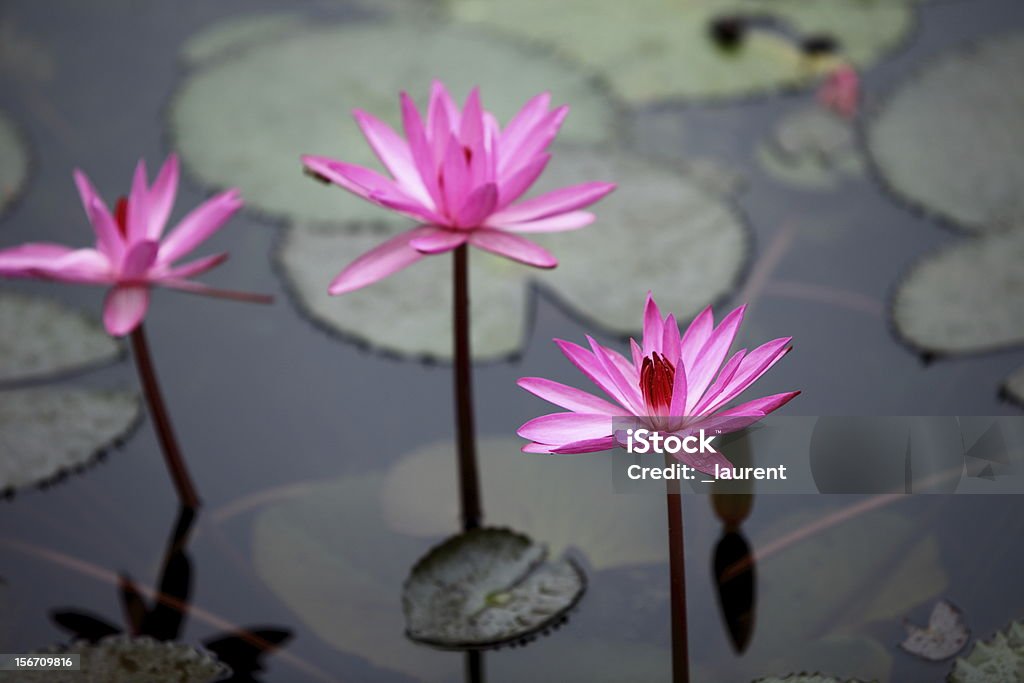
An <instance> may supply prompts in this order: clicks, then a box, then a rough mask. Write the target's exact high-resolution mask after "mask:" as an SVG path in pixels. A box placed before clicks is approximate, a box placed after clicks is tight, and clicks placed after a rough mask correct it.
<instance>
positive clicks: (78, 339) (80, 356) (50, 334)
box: [0, 292, 120, 383]
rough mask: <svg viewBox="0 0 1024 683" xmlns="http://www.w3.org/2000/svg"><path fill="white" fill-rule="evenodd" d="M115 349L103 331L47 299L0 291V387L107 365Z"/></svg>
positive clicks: (93, 323) (117, 348)
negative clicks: (5, 383)
mask: <svg viewBox="0 0 1024 683" xmlns="http://www.w3.org/2000/svg"><path fill="white" fill-rule="evenodd" d="M119 351H120V349H119V347H118V345H117V342H115V341H114V340H113V339H111V338H110V336H109V335H107V334H106V332H104V331H103V328H102V327H100V325H99V324H97V323H96V322H94V321H93V320H91V319H89V318H87V317H85V316H84V315H82V314H80V313H78V312H76V311H73V310H70V309H68V308H66V307H64V306H62V305H60V304H57V303H55V302H53V301H50V300H49V299H42V298H38V297H30V296H24V295H22V294H16V293H13V292H0V383H4V382H17V381H20V380H26V379H36V378H39V377H45V376H52V375H55V374H58V373H61V372H69V371H73V370H79V369H82V368H86V367H91V366H95V365H98V364H100V363H104V362H108V361H111V360H113V359H114V358H116V357H117V355H118V353H119Z"/></svg>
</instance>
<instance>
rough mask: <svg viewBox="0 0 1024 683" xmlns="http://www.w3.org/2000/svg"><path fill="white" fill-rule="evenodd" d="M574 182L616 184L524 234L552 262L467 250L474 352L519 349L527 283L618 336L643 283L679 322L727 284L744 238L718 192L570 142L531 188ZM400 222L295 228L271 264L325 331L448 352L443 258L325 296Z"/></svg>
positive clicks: (387, 346) (416, 352) (633, 313)
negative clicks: (576, 218)
mask: <svg viewBox="0 0 1024 683" xmlns="http://www.w3.org/2000/svg"><path fill="white" fill-rule="evenodd" d="M583 180H614V181H615V182H617V183H618V185H619V186H618V189H616V191H615V192H613V193H612V194H611V195H609V196H608V197H607V198H606V199H604V200H603V201H601V203H599V204H598V205H597V206H596V207H595V209H594V210H595V212H596V213H597V216H598V219H597V222H596V223H595V224H594V225H591V226H589V227H587V228H585V229H584V230H583V231H573V232H567V233H555V234H545V235H540V234H538V235H531V238H535V239H536V241H537V242H538V243H540V244H542V245H543V246H545V247H547V248H548V249H550V250H551V251H552V253H554V254H555V255H556V256H557V257H558V259H559V265H558V267H557V268H555V269H554V270H552V271H538V270H537V269H534V268H527V267H525V266H521V265H518V264H516V263H513V262H510V261H508V260H506V259H501V258H497V257H493V256H490V255H488V254H485V253H483V252H481V251H479V250H472V253H471V256H470V268H471V274H470V282H471V288H472V293H473V296H472V297H471V305H472V311H471V313H472V316H471V317H472V334H473V353H474V356H475V357H476V358H478V359H481V358H495V357H502V356H507V355H509V354H512V353H515V352H517V351H518V350H519V349H520V348H521V345H522V341H523V338H524V336H525V330H526V328H527V326H528V324H529V320H528V317H527V316H528V313H529V305H528V294H527V284H528V283H529V282H531V281H532V282H536V283H537V284H539V285H541V286H542V287H544V289H545V290H547V291H549V292H550V293H552V294H553V295H554V296H555V297H556V298H557V299H558V300H559V301H561V302H563V303H564V304H565V305H566V306H568V307H569V308H570V309H571V310H573V311H574V312H575V313H577V314H578V315H579V316H581V317H584V318H587V319H590V320H592V321H593V322H594V323H596V324H597V325H599V326H601V327H604V328H605V329H606V330H608V331H610V332H612V333H615V334H620V335H623V336H625V335H628V334H631V333H636V332H637V325H638V321H639V318H638V317H637V310H638V308H637V305H638V304H637V302H638V301H642V299H643V296H644V293H645V292H646V291H647V289H648V288H650V289H653V290H654V291H656V292H658V293H659V294H658V300H659V302H660V303H661V304H662V306H663V307H664V308H666V309H667V310H671V311H673V312H674V313H675V314H676V315H677V316H679V317H680V318H681V319H682V318H687V317H690V316H693V315H696V314H697V313H698V312H699V311H700V309H702V308H703V307H704V306H706V305H708V304H709V303H712V302H714V301H716V300H718V299H720V298H723V297H724V296H726V295H727V294H728V293H729V292H730V291H731V290H732V289H733V288H734V287H735V285H736V283H737V281H738V279H739V277H740V274H741V271H742V268H743V265H744V263H745V262H746V259H747V253H748V248H749V247H748V245H749V235H748V232H747V230H746V227H745V226H744V225H743V223H742V221H741V219H740V217H739V216H738V214H737V213H736V211H735V210H733V209H732V208H731V207H730V206H729V205H728V204H726V203H724V202H723V201H722V200H721V199H720V198H718V197H716V196H714V195H712V194H710V193H708V192H707V191H706V190H704V189H702V187H701V186H700V185H699V184H698V183H692V182H691V181H690V180H689V178H688V176H686V175H684V174H681V173H679V172H677V171H675V170H674V169H671V168H668V167H665V166H661V165H657V164H653V163H651V162H648V161H645V160H642V159H639V158H637V157H634V156H632V155H629V154H626V153H624V152H617V151H613V150H604V149H599V148H589V147H579V146H575V145H568V146H562V147H560V148H559V149H557V150H556V151H555V156H554V158H553V159H552V162H551V167H550V168H549V170H548V171H547V172H546V173H545V175H544V176H543V177H542V179H541V183H540V186H539V188H538V192H540V191H544V190H545V189H553V188H555V187H559V186H565V185H571V184H574V183H578V182H581V181H583ZM318 189H319V190H320V191H323V192H329V191H330V190H331V188H323V187H321V186H318ZM409 227H410V225H409V224H407V223H404V222H402V223H400V222H397V221H395V220H393V219H392V220H388V221H385V222H380V223H375V224H373V225H370V226H361V227H359V228H357V227H354V226H351V225H333V224H332V225H295V226H293V227H292V228H291V229H290V230H289V231H288V233H287V235H286V236H285V238H284V239H283V241H282V243H281V248H280V253H279V257H278V258H279V261H280V263H281V266H282V268H281V270H282V272H283V274H284V276H285V278H286V279H287V280H288V283H289V284H290V286H291V287H290V288H291V290H292V292H293V293H294V294H295V297H296V299H297V300H298V302H299V305H300V306H301V307H302V308H303V309H304V310H305V311H306V312H307V313H309V314H310V315H311V316H312V317H313V319H314V320H315V321H317V322H318V323H320V324H322V325H324V326H325V327H327V328H328V329H332V330H335V331H337V332H339V333H341V334H342V335H344V336H347V337H352V338H355V339H358V340H360V341H363V342H366V343H368V344H370V345H372V346H374V347H377V348H380V349H384V350H387V351H391V352H395V353H399V354H402V355H406V356H425V357H431V358H440V359H449V358H450V357H451V348H452V344H451V287H452V284H451V267H452V266H451V257H450V256H448V255H444V256H441V257H429V258H426V259H424V260H423V261H420V262H419V263H416V264H414V265H413V266H411V267H409V268H406V269H405V270H403V271H401V272H399V273H397V274H395V275H392V276H390V277H388V278H387V279H385V280H382V281H380V282H377V283H374V284H373V285H371V286H370V287H367V288H365V289H362V290H358V291H355V292H351V293H349V294H345V295H344V296H340V297H329V296H327V293H326V289H327V283H329V282H330V280H331V279H332V278H333V277H334V275H335V274H337V272H338V271H339V270H340V269H341V268H342V267H343V266H344V265H345V264H347V263H349V262H350V261H352V260H353V259H355V258H356V257H357V256H358V255H359V254H361V253H363V252H365V251H366V250H368V249H370V248H371V247H373V246H375V245H377V244H379V243H380V242H382V241H384V240H386V239H387V238H388V237H390V236H391V235H394V234H396V233H397V232H398V231H400V230H406V229H408V228H409ZM694 254H700V258H695V257H693V255H694ZM596 274H600V276H599V277H598V276H596Z"/></svg>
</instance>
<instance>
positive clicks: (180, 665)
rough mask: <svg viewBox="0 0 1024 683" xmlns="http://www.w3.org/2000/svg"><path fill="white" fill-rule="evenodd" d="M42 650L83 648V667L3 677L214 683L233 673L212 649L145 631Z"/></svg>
mask: <svg viewBox="0 0 1024 683" xmlns="http://www.w3.org/2000/svg"><path fill="white" fill-rule="evenodd" d="M38 654H40V655H43V656H46V655H53V656H58V655H61V654H78V655H79V656H80V662H81V671H31V672H30V671H17V672H15V671H0V682H2V681H10V682H11V683H32V682H35V681H39V682H40V683H43V682H45V683H141V681H145V683H215V681H222V680H225V679H226V678H228V677H229V676H230V675H231V670H230V669H228V667H226V666H225V665H224V664H222V663H220V661H218V660H217V658H216V657H214V656H213V655H212V654H210V653H209V652H206V651H204V650H197V649H196V648H193V647H191V646H189V645H184V644H182V643H163V642H159V641H157V640H154V639H152V638H149V637H146V636H142V637H138V638H128V637H125V636H109V637H107V638H104V639H103V640H101V641H100V642H99V643H96V644H89V643H86V642H84V641H83V642H78V643H74V644H72V645H71V646H70V647H66V648H65V647H52V648H49V649H47V650H44V651H42V652H40V653H38Z"/></svg>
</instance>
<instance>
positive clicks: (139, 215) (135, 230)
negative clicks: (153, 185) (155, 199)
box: [127, 159, 149, 242]
mask: <svg viewBox="0 0 1024 683" xmlns="http://www.w3.org/2000/svg"><path fill="white" fill-rule="evenodd" d="M127 222H128V226H127V227H128V230H127V232H128V241H129V242H135V241H137V240H143V239H146V238H147V236H148V235H149V180H148V179H147V178H146V162H145V161H144V160H143V159H139V163H137V164H136V165H135V173H134V174H133V176H132V190H131V192H130V193H129V195H128V221H127Z"/></svg>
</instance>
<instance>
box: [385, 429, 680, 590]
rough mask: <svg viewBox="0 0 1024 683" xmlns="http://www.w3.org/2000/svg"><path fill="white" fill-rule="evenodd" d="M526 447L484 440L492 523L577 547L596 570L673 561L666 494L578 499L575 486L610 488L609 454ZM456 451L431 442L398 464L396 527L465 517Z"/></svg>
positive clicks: (393, 497)
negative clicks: (534, 451)
mask: <svg viewBox="0 0 1024 683" xmlns="http://www.w3.org/2000/svg"><path fill="white" fill-rule="evenodd" d="M521 446H522V442H521V441H517V440H516V439H507V438H483V439H480V442H479V444H478V455H479V466H480V477H481V481H483V482H484V483H485V485H484V491H483V498H484V506H485V509H486V519H487V521H488V522H490V523H494V524H501V525H508V526H510V527H512V528H515V529H518V530H520V531H522V532H524V533H526V534H529V535H530V536H531V537H532V538H536V539H537V540H539V541H543V542H544V543H545V544H546V545H547V547H548V548H550V550H551V553H552V554H553V555H555V556H560V555H562V554H563V553H564V552H565V551H566V550H568V549H569V548H573V549H574V550H575V551H576V552H578V553H579V554H581V555H582V556H584V557H585V558H586V560H587V566H589V567H593V568H594V569H595V570H601V569H610V568H614V567H623V566H630V565H638V564H647V563H652V562H661V561H664V560H665V559H666V557H667V550H666V547H665V529H664V527H663V526H661V525H659V524H652V523H651V520H661V518H662V517H664V515H665V510H664V507H665V501H664V500H663V499H661V498H660V497H658V496H616V495H610V494H609V495H608V496H602V497H594V496H584V497H580V498H573V497H572V496H568V495H567V492H568V491H572V490H585V491H595V490H605V489H608V487H609V485H610V479H609V476H610V475H609V473H610V465H609V462H608V460H607V458H605V457H602V456H600V455H599V456H595V457H589V456H588V457H581V458H574V457H558V458H552V457H547V456H536V455H527V454H524V453H521V452H520V447H521ZM454 449H455V446H454V444H453V443H452V442H449V441H443V442H438V443H435V444H430V445H427V446H424V447H423V448H420V449H418V450H416V451H415V452H413V453H411V454H409V455H407V456H405V457H404V458H402V460H400V461H399V462H398V463H397V464H396V465H395V466H394V467H392V468H391V470H390V471H389V472H388V474H387V477H386V478H385V479H384V482H383V486H382V488H381V505H382V506H383V509H384V516H385V519H386V520H387V523H388V525H389V526H390V528H391V529H393V530H394V531H397V532H400V533H403V534H407V535H410V536H419V537H426V538H434V537H437V536H439V535H443V534H445V533H448V531H449V530H450V529H451V527H452V525H453V524H454V523H455V521H456V520H457V519H458V515H459V510H458V505H459V503H458V500H459V497H458V491H457V488H456V486H457V483H456V481H455V474H454V472H453V467H454V463H455V455H454V453H455V450H454ZM486 482H501V485H500V486H487V485H486Z"/></svg>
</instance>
